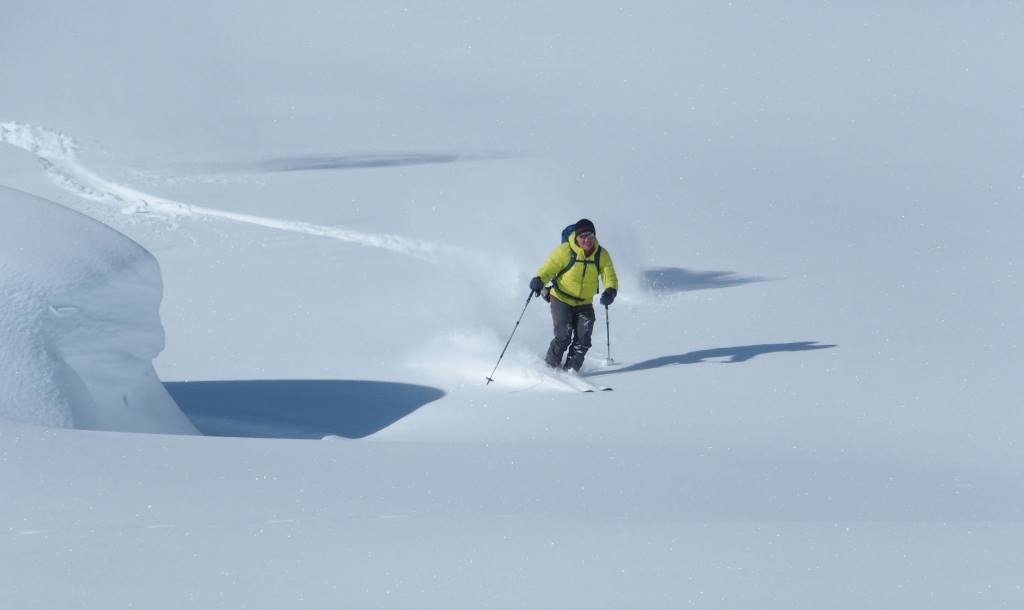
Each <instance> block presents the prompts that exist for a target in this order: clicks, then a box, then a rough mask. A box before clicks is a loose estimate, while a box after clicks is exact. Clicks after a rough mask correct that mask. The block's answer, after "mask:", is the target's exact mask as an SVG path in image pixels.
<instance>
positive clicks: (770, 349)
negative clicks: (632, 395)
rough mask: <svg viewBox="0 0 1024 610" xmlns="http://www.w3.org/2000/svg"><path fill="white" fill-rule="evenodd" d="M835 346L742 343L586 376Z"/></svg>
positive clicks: (596, 372) (801, 342)
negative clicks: (736, 345) (737, 345)
mask: <svg viewBox="0 0 1024 610" xmlns="http://www.w3.org/2000/svg"><path fill="white" fill-rule="evenodd" d="M833 347H836V346H835V345H828V344H821V343H818V342H817V341H799V342H796V343H771V344H765V345H743V346H739V347H719V348H716V349H703V350H698V351H695V352H688V353H686V354H676V355H674V356H661V357H660V358H652V359H651V360H644V361H643V362H637V363H635V364H631V365H629V366H624V367H622V368H621V369H609V370H602V371H595V372H593V373H589V374H588V377H597V376H598V375H611V374H613V373H629V372H632V371H644V370H647V369H656V368H660V367H663V366H671V365H674V364H698V363H700V362H705V361H707V360H709V359H711V358H728V360H725V361H724V362H726V363H732V362H746V361H747V360H750V359H752V358H755V357H757V356H760V355H762V354H773V353H777V352H804V351H809V350H816V349H829V348H833Z"/></svg>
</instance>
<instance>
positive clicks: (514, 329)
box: [484, 290, 533, 385]
mask: <svg viewBox="0 0 1024 610" xmlns="http://www.w3.org/2000/svg"><path fill="white" fill-rule="evenodd" d="M532 298H533V291H532V290H531V291H530V294H528V295H526V305H523V312H522V313H520V314H519V319H518V320H516V325H515V326H513V327H512V334H511V335H509V336H508V341H506V342H505V349H503V350H501V355H500V356H498V361H497V362H496V363H494V368H493V369H492V370H491V374H490V375H488V376H487V383H485V384H484V385H491V382H492V381H494V371H496V370H498V365H499V364H501V359H502V358H504V357H505V350H507V349H508V344H509V343H512V337H513V336H515V334H516V329H518V328H519V323H520V322H522V321H523V316H524V315H526V308H527V307H529V305H530V299H532Z"/></svg>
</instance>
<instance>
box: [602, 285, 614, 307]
mask: <svg viewBox="0 0 1024 610" xmlns="http://www.w3.org/2000/svg"><path fill="white" fill-rule="evenodd" d="M616 294H618V292H616V290H615V289H614V288H605V289H604V292H602V293H601V304H602V305H604V306H605V307H608V306H609V305H611V304H612V301H614V300H615V295H616Z"/></svg>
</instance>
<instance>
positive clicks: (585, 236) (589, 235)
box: [576, 231, 594, 239]
mask: <svg viewBox="0 0 1024 610" xmlns="http://www.w3.org/2000/svg"><path fill="white" fill-rule="evenodd" d="M576 237H579V238H580V239H594V234H593V233H591V232H590V231H585V232H583V233H577V234H576Z"/></svg>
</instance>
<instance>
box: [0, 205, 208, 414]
mask: <svg viewBox="0 0 1024 610" xmlns="http://www.w3.org/2000/svg"><path fill="white" fill-rule="evenodd" d="M0 207H2V208H3V210H4V219H5V221H7V222H5V223H3V224H0V302H2V303H4V307H2V308H0V419H7V420H11V421H18V422H23V423H30V424H36V425H42V426H52V427H64V428H69V427H73V428H79V429H89V430H117V431H133V432H162V433H174V434H195V433H196V430H195V428H194V427H193V426H192V424H191V422H189V420H188V418H186V417H185V415H184V414H183V413H182V412H181V411H180V410H179V409H178V407H177V405H176V404H175V403H174V400H173V399H172V398H171V397H170V395H169V394H168V393H167V390H166V389H165V388H164V386H163V385H162V384H161V383H160V380H159V378H158V377H157V375H156V371H155V370H154V369H153V364H152V361H153V359H154V358H155V357H156V356H157V355H158V354H159V353H160V352H161V351H162V350H163V346H164V333H163V326H162V325H161V323H160V316H159V308H160V300H161V298H162V294H163V287H162V280H161V275H160V267H159V265H158V264H157V261H156V259H155V258H153V256H152V255H151V254H150V253H149V252H148V251H146V250H145V249H144V248H143V247H142V246H140V245H138V244H137V243H135V242H133V241H131V240H130V239H128V238H127V237H125V236H124V235H121V234H120V233H117V232H116V231H114V230H113V229H111V228H109V227H107V226H106V225H103V224H101V223H99V222H97V221H95V220H93V219H91V218H88V217H86V216H84V215H82V214H78V213H77V212H74V211H72V210H69V209H67V208H65V207H63V206H61V205H58V204H56V203H53V202H50V201H47V200H45V199H40V198H38V197H35V196H32V195H28V194H27V193H22V192H20V191H16V190H13V189H9V188H6V187H2V186H0ZM29 227H30V228H31V230H29V231H26V228H29Z"/></svg>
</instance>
